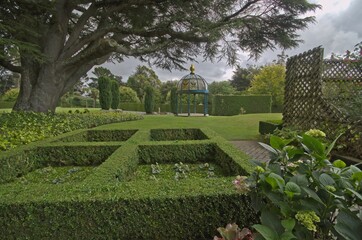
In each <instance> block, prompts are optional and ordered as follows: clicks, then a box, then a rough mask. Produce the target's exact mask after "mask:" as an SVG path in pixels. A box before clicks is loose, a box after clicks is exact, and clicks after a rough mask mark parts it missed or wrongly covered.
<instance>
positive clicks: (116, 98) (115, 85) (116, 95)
mask: <svg viewBox="0 0 362 240" xmlns="http://www.w3.org/2000/svg"><path fill="white" fill-rule="evenodd" d="M118 87H119V86H118V83H117V82H116V81H114V80H112V81H111V93H112V102H111V108H112V109H118V105H119V101H120V94H119V89H118Z"/></svg>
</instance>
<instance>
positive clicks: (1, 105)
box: [0, 100, 15, 109]
mask: <svg viewBox="0 0 362 240" xmlns="http://www.w3.org/2000/svg"><path fill="white" fill-rule="evenodd" d="M14 104H15V102H5V101H1V100H0V109H4V108H13V106H14Z"/></svg>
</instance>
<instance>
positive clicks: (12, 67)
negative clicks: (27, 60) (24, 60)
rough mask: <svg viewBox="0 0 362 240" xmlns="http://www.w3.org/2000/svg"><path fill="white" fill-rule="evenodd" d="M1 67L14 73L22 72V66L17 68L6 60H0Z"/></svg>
mask: <svg viewBox="0 0 362 240" xmlns="http://www.w3.org/2000/svg"><path fill="white" fill-rule="evenodd" d="M0 65H1V66H3V67H4V68H6V69H8V70H10V71H12V72H17V73H21V72H22V68H21V67H20V66H15V65H13V64H12V63H11V62H8V61H5V60H4V59H0Z"/></svg>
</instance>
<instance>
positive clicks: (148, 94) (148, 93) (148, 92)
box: [144, 86, 155, 114]
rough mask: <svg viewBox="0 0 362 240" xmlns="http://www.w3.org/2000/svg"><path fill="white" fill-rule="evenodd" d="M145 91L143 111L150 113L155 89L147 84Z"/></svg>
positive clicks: (153, 102) (153, 103)
mask: <svg viewBox="0 0 362 240" xmlns="http://www.w3.org/2000/svg"><path fill="white" fill-rule="evenodd" d="M145 93H146V94H145V103H144V105H145V112H146V113H147V114H151V113H152V112H153V109H154V106H155V90H154V89H153V88H152V87H151V86H147V87H146V88H145Z"/></svg>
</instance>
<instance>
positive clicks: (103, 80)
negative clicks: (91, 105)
mask: <svg viewBox="0 0 362 240" xmlns="http://www.w3.org/2000/svg"><path fill="white" fill-rule="evenodd" d="M111 85H112V84H111V79H110V78H108V77H100V78H98V88H99V103H100V105H101V108H102V109H104V110H109V108H110V107H111V103H112V92H111Z"/></svg>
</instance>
